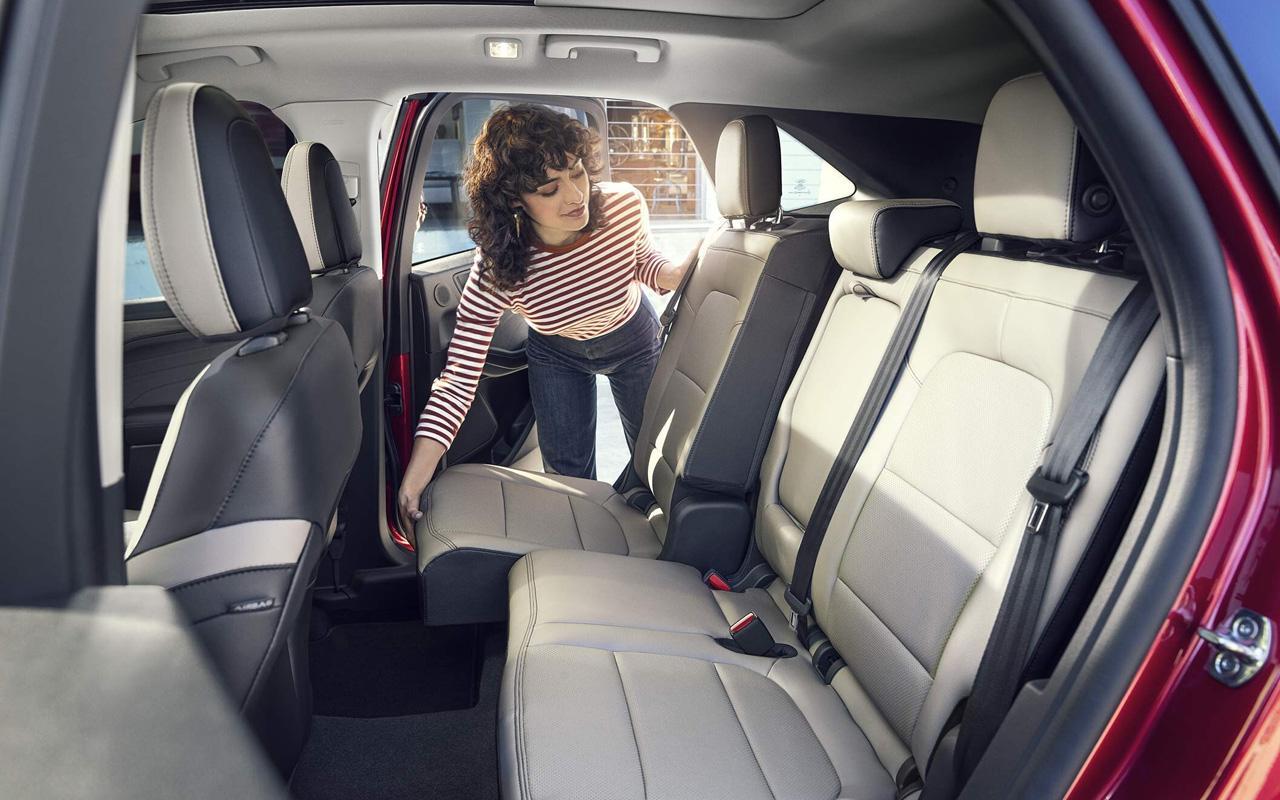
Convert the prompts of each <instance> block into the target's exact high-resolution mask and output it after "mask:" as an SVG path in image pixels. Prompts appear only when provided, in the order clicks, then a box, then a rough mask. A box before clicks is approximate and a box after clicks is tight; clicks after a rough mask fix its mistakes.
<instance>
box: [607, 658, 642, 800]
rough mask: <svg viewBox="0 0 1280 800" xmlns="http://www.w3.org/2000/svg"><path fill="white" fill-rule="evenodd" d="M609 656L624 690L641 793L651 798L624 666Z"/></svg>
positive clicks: (623, 702)
mask: <svg viewBox="0 0 1280 800" xmlns="http://www.w3.org/2000/svg"><path fill="white" fill-rule="evenodd" d="M609 655H611V656H613V668H614V669H615V670H617V672H618V687H619V688H620V689H622V705H623V707H625V708H626V710H627V727H628V728H630V729H631V741H632V742H634V743H635V746H636V766H638V767H639V768H640V792H641V797H644V798H646V800H647V799H648V797H649V781H648V779H647V778H645V774H644V758H643V757H642V756H641V755H640V737H639V736H637V735H636V723H635V719H634V718H633V717H632V716H631V700H630V699H629V698H628V697H627V682H626V681H624V680H623V679H622V665H621V664H619V663H618V654H617V653H615V652H613V651H612V650H610V651H609Z"/></svg>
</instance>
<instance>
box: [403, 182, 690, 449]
mask: <svg viewBox="0 0 1280 800" xmlns="http://www.w3.org/2000/svg"><path fill="white" fill-rule="evenodd" d="M599 186H600V190H601V193H602V194H603V195H604V197H603V200H604V203H603V206H604V213H605V218H606V220H607V223H606V224H605V225H604V227H601V228H597V229H596V230H594V231H592V232H591V233H589V234H587V235H586V236H584V237H582V238H580V239H579V240H578V241H576V242H573V243H572V244H570V245H567V246H565V247H548V246H545V245H538V246H536V247H533V248H531V253H530V258H529V267H528V271H527V272H526V273H525V278H524V280H523V281H522V282H521V283H520V285H519V286H517V287H515V288H514V289H510V290H502V289H499V288H498V287H497V286H495V285H494V284H493V281H492V278H491V277H489V276H487V275H486V276H481V275H480V257H479V253H477V254H476V260H475V263H474V264H472V267H471V276H470V278H469V279H468V280H467V286H466V288H465V289H464V290H463V292H462V299H461V300H460V301H459V303H458V321H457V327H456V328H455V329H454V332H453V341H452V342H450V344H449V356H448V359H447V360H446V363H445V366H444V370H443V371H442V372H441V373H440V377H439V378H437V379H436V381H435V383H434V384H432V387H431V397H430V398H429V399H428V400H427V405H426V407H425V408H424V409H423V410H422V417H421V419H420V420H419V421H418V430H417V434H416V435H417V436H426V437H427V438H429V439H433V440H435V441H437V442H439V443H440V444H442V445H444V446H445V447H446V448H447V447H448V446H449V445H450V444H451V443H452V442H453V437H454V436H455V435H456V434H457V432H458V428H459V427H460V426H461V425H462V420H463V419H464V418H465V417H466V416H467V410H468V409H470V408H471V401H472V400H473V399H474V398H475V394H476V386H477V385H479V382H480V375H481V372H482V371H483V370H484V362H485V358H486V357H487V356H488V354H489V343H490V341H492V339H493V331H494V329H495V328H497V327H498V321H499V320H500V319H501V318H502V312H504V311H506V310H507V309H510V310H512V311H514V312H515V313H517V314H519V315H520V316H522V317H524V318H525V319H526V320H527V321H528V323H529V327H531V328H533V329H534V330H536V331H537V332H538V333H541V334H544V335H547V336H565V337H567V338H570V339H580V340H581V339H593V338H595V337H597V336H602V335H604V334H606V333H609V332H611V331H615V330H617V329H618V328H621V327H622V326H623V325H625V324H626V323H627V321H628V320H630V319H631V316H632V315H633V314H635V313H636V309H637V308H639V307H640V303H641V292H640V285H639V284H641V283H643V284H644V285H646V286H649V287H650V288H652V289H655V290H657V291H665V290H664V289H662V288H661V287H659V286H658V273H659V271H661V269H662V267H663V266H664V265H665V264H667V263H669V259H667V257H666V256H664V255H663V254H662V253H661V252H659V251H658V250H657V249H656V248H655V247H654V246H653V242H652V240H651V239H650V238H649V211H648V209H647V208H646V207H645V201H644V198H643V197H642V196H641V195H640V192H639V191H637V190H636V188H635V187H634V186H632V185H631V184H629V183H601V184H599Z"/></svg>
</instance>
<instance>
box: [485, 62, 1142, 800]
mask: <svg viewBox="0 0 1280 800" xmlns="http://www.w3.org/2000/svg"><path fill="white" fill-rule="evenodd" d="M1031 81H1038V82H1040V83H1042V84H1043V81H1044V79H1043V78H1042V77H1038V78H1034V79H1026V81H1025V82H1020V83H1026V82H1031ZM1015 86H1019V84H1015ZM1044 87H1045V89H1046V90H1047V84H1044ZM1005 92H1006V90H1001V94H999V95H997V98H996V101H994V102H993V104H992V112H991V115H992V119H989V122H988V125H991V124H992V122H996V123H997V124H996V125H994V126H993V127H992V130H994V131H997V132H998V131H1001V130H1005V129H1007V128H1006V126H1004V125H1002V124H999V123H1000V119H1001V117H1002V116H1003V115H1004V114H1006V113H1008V109H1009V108H1010V103H1008V102H1005V101H1006V100H1007V99H1008V96H1007V95H1006V94H1005ZM1050 96H1051V95H1050ZM1037 97H1042V95H1041V94H1040V93H1038V92H1037ZM1015 99H1016V96H1015ZM1013 105H1017V104H1016V103H1014V104H1013ZM1064 117H1065V115H1063V114H1056V115H1055V114H1047V113H1042V114H1038V115H1036V116H1035V117H1034V118H1024V117H1023V116H1022V115H1020V117H1019V118H1020V119H1023V122H1024V124H1027V125H1030V126H1032V127H1030V128H1029V129H1027V130H1025V131H1024V132H1023V136H1025V137H1026V141H1027V142H1033V141H1043V142H1045V143H1046V147H1048V146H1050V145H1051V144H1052V143H1055V142H1057V141H1059V139H1060V136H1059V134H1060V133H1061V132H1060V131H1058V130H1055V129H1053V128H1054V126H1055V125H1056V124H1058V122H1059V121H1061V120H1062V119H1064ZM1046 127H1047V128H1048V129H1044V130H1042V128H1046ZM984 137H985V134H984ZM981 152H982V157H983V159H987V160H990V159H998V158H999V157H1000V151H999V148H998V147H995V146H993V145H992V143H991V142H988V141H987V140H986V139H985V138H984V147H983V149H982V151H981ZM1030 163H1032V161H1031V160H1030V159H1028V160H1027V161H1026V162H1025V164H1024V169H1025V168H1027V167H1026V164H1030ZM1037 163H1038V162H1037ZM984 166H986V165H985V164H984V163H980V164H979V167H978V169H979V172H981V171H982V170H983V169H984ZM1036 179H1037V177H1036V176H1028V177H1027V181H1028V182H1033V181H1034V180H1036ZM860 218H861V219H865V215H864V214H862V213H861V212H860V211H859V212H858V213H854V212H852V211H849V212H846V213H842V214H834V215H833V216H832V224H833V225H838V224H841V223H842V221H843V223H844V224H853V221H855V220H857V219H860ZM863 229H864V230H865V226H863ZM1025 229H1026V230H1029V229H1030V228H1025ZM845 234H848V236H846V235H845ZM853 238H854V233H853V231H844V232H841V233H839V234H837V233H833V237H832V239H833V242H835V243H836V254H837V257H838V258H840V260H841V263H843V264H846V265H850V264H857V263H866V256H865V254H866V252H867V249H866V243H865V242H854V241H852V239H853ZM841 243H845V244H841ZM935 253H936V250H933V249H924V250H921V251H919V252H917V253H916V254H915V255H914V257H913V258H911V259H910V262H909V264H908V266H907V267H906V268H905V269H904V270H902V271H900V272H897V273H896V274H894V275H892V276H891V277H888V278H881V277H872V276H870V275H868V274H867V273H870V272H872V270H863V269H857V270H856V271H854V269H851V270H850V271H848V272H846V273H845V274H844V275H842V276H841V280H840V283H839V285H838V286H837V287H836V289H835V291H834V292H833V293H832V295H831V298H830V300H829V302H828V303H827V307H826V310H825V313H824V315H823V317H822V319H821V321H820V322H819V324H818V328H817V331H816V333H815V335H814V338H813V341H812V343H811V345H810V347H809V349H808V352H807V353H806V355H805V358H804V360H803V362H802V363H801V365H800V368H799V370H798V372H797V374H796V377H795V380H794V381H793V382H792V385H791V387H790V389H789V391H788V393H787V396H786V399H785V401H784V403H783V406H782V410H781V413H780V416H779V419H778V423H777V425H776V426H775V427H774V431H773V436H772V440H771V442H770V445H769V451H768V454H767V455H766V458H765V461H764V464H763V466H762V469H761V488H760V498H759V507H758V512H757V517H756V526H755V537H756V543H757V545H758V546H759V548H760V550H761V552H762V553H763V555H764V557H765V559H766V560H767V561H768V563H769V564H770V566H772V567H773V569H774V570H775V571H776V572H777V574H778V578H777V579H775V580H774V581H773V582H772V583H771V584H770V585H769V586H768V588H767V589H751V590H747V591H745V592H740V593H733V592H713V591H711V590H710V589H708V588H707V587H706V586H705V585H704V584H703V583H702V581H701V579H700V576H699V575H698V574H697V572H695V571H693V570H690V569H688V568H686V567H682V566H680V565H677V564H670V563H664V562H655V563H643V562H640V561H638V560H636V559H623V558H617V557H615V556H610V555H605V554H590V553H581V552H569V551H538V552H534V553H531V554H529V555H528V556H525V557H524V558H522V559H521V560H520V561H519V562H518V563H517V564H516V566H515V567H514V568H513V569H512V571H511V576H510V595H511V600H510V602H511V627H510V640H509V650H508V662H507V668H506V671H505V673H504V683H503V693H502V700H501V705H500V729H499V731H500V733H499V742H500V751H499V753H500V761H501V765H502V771H501V776H502V782H503V789H504V796H506V797H509V798H543V797H557V798H573V797H592V796H602V795H603V794H605V793H607V794H608V796H613V797H643V796H654V787H662V788H663V789H664V791H665V792H666V794H667V795H669V796H677V795H681V794H682V792H683V790H684V789H686V788H688V789H690V790H691V792H692V794H691V795H690V796H698V797H706V798H729V797H739V796H764V797H767V796H770V793H772V794H773V796H778V797H782V796H786V797H828V798H836V797H842V798H843V797H848V798H853V797H857V798H891V797H893V796H894V781H893V776H894V774H895V773H896V772H897V770H898V769H899V767H900V766H901V765H902V764H903V762H905V761H906V759H907V758H908V757H913V758H914V759H915V761H916V763H917V764H922V765H923V764H927V763H928V759H929V756H930V753H931V751H932V748H933V745H934V742H935V741H936V739H937V737H938V735H939V733H940V731H941V730H942V727H943V723H944V721H945V719H946V717H947V716H948V715H949V714H950V713H951V711H952V709H953V708H954V707H955V706H956V704H957V702H958V701H959V700H961V699H962V698H963V697H965V696H966V695H967V694H968V693H969V690H970V687H971V683H972V680H973V676H974V673H975V671H976V669H977V664H978V660H979V659H980V657H981V654H982V651H983V648H984V647H985V644H986V641H987V638H988V635H989V633H990V630H991V627H992V624H993V621H994V617H995V613H996V610H997V608H998V606H999V603H1000V601H1001V598H1002V596H1003V593H1004V589H1005V585H1006V583H1007V581H1008V577H1009V572H1010V569H1011V567H1012V562H1013V557H1014V555H1015V553H1016V550H1017V547H1018V543H1019V541H1020V537H1021V535H1022V530H1023V523H1024V521H1025V520H1026V517H1027V513H1028V510H1029V507H1030V497H1029V495H1028V494H1027V492H1026V490H1025V488H1024V486H1025V483H1026V480H1027V478H1028V477H1029V476H1030V475H1031V473H1032V472H1033V471H1034V469H1035V468H1036V466H1037V465H1038V463H1039V461H1040V459H1041V457H1042V455H1043V450H1044V447H1045V446H1046V444H1047V443H1048V442H1050V441H1052V438H1053V435H1054V431H1055V428H1056V426H1057V425H1058V423H1059V421H1060V420H1061V417H1062V414H1063V412H1064V410H1065V409H1066V408H1067V407H1068V405H1069V404H1070V403H1071V400H1072V396H1073V393H1074V392H1075V390H1076V387H1077V386H1078V384H1079V381H1080V378H1081V376H1082V374H1083V372H1084V370H1085V367H1086V365H1087V364H1088V363H1089V360H1090V358H1091V357H1092V355H1093V352H1094V349H1095V348H1096V347H1097V344H1098V341H1099V339H1100V338H1101V335H1102V331H1103V329H1104V328H1105V326H1106V323H1107V321H1108V319H1109V318H1110V317H1111V315H1112V314H1114V313H1115V311H1116V309H1117V308H1118V307H1119V306H1120V304H1121V302H1122V300H1123V299H1124V297H1125V296H1126V295H1127V293H1128V292H1129V290H1130V289H1131V288H1132V286H1133V280H1132V279H1131V278H1128V277H1124V276H1120V275H1114V274H1101V273H1094V272H1088V271H1085V270H1080V269H1074V268H1067V267H1060V266H1053V265H1049V264H1043V263H1036V262H1029V261H1012V260H1009V259H1006V258H1000V257H997V256H994V255H988V254H982V253H967V254H964V255H962V256H960V257H959V258H958V259H956V261H955V262H954V263H953V264H952V265H951V266H950V267H948V269H947V270H946V272H945V273H944V274H943V276H942V278H941V280H940V282H939V283H938V286H937V288H936V290H935V293H934V296H933V300H932V302H931V304H930V306H929V309H928V312H927V314H926V316H925V319H924V322H923V325H922V328H921V330H920V332H919V335H918V337H917V340H916V343H915V345H914V347H913V349H912V351H911V355H910V357H909V360H908V364H907V368H906V369H905V371H904V374H903V376H902V378H901V379H900V381H899V382H898V384H897V386H896V388H895V389H894V391H893V393H892V395H891V399H890V402H889V403H888V405H887V407H886V409H885V412H884V414H883V415H882V417H881V418H880V420H879V422H878V423H877V425H876V428H875V431H874V433H873V435H872V437H871V440H870V442H869V444H868V446H867V448H866V450H865V451H864V453H863V455H862V457H861V458H860V460H859V461H858V463H857V466H856V468H855V470H854V474H853V477H852V479H851V480H850V481H849V483H848V486H847V488H846V489H845V491H844V492H843V494H842V496H841V499H840V502H839V503H838V505H837V507H836V510H835V514H834V516H833V519H832V521H831V524H830V527H829V529H828V532H827V535H826V537H825V539H824V541H823V545H822V547H821V549H820V552H819V555H818V561H817V565H816V568H815V571H814V577H813V589H812V596H813V602H814V617H815V619H816V622H817V624H818V625H819V626H820V627H821V630H822V631H823V632H824V633H825V635H826V636H827V637H829V639H830V642H831V643H832V644H833V645H834V646H835V648H836V649H837V650H838V651H839V653H840V654H841V656H842V657H843V658H844V660H845V662H846V663H847V666H846V667H845V668H843V669H841V670H840V671H839V672H838V673H836V675H835V677H834V679H833V680H832V682H831V684H830V685H829V686H827V685H824V684H823V682H822V680H821V679H820V678H819V677H818V675H817V673H816V671H815V670H814V669H812V668H811V667H810V665H809V661H810V655H809V653H808V652H807V651H806V650H804V648H803V647H802V646H801V645H800V643H799V642H797V641H795V639H794V637H793V635H792V633H791V631H790V629H789V627H788V625H787V623H786V621H785V620H786V614H787V613H788V612H789V608H788V607H787V604H786V603H785V601H784V599H783V590H784V589H785V587H786V584H787V582H788V581H789V580H790V577H791V573H792V568H793V566H794V562H795V556H796V551H797V548H798V545H799V541H800V538H801V536H802V535H803V530H804V526H805V525H806V524H807V521H808V519H809V516H810V514H811V513H812V511H813V507H814V504H815V501H816V499H817V496H818V493H819V491H820V488H821V486H822V482H823V478H824V477H825V475H826V473H827V472H828V470H829V469H830V467H831V464H832V462H833V460H834V457H835V454H836V452H837V451H838V449H839V448H840V444H841V441H842V440H843V438H844V433H845V431H846V430H847V429H848V427H849V424H850V422H851V421H852V419H853V416H854V414H855V413H856V411H857V408H858V405H859V403H860V401H861V398H862V396H863V394H864V393H865V392H866V389H867V387H868V384H869V382H870V379H871V375H872V374H873V372H874V370H875V366H876V364H877V362H878V361H879V359H880V356H881V353H882V352H883V349H884V345H885V343H886V342H887V340H888V338H889V336H890V334H891V332H892V329H893V326H894V324H895V323H896V321H897V318H898V315H899V312H900V309H901V307H902V306H903V304H904V303H905V302H906V299H907V298H908V297H909V295H910V292H911V289H912V288H913V286H914V285H915V283H916V282H917V281H918V279H919V276H920V271H921V270H922V268H923V267H924V265H925V264H926V263H928V261H929V259H930V258H931V257H932V256H933V255H934V254H935ZM875 271H876V272H880V271H879V270H875ZM1161 344H1162V343H1161V341H1160V333H1159V331H1156V332H1153V333H1152V334H1151V335H1150V336H1149V337H1148V339H1147V340H1146V341H1145V343H1144V344H1143V346H1142V349H1141V351H1140V353H1139V355H1138V358H1137V360H1136V361H1135V363H1134V365H1133V367H1132V368H1131V370H1130V372H1129V374H1128V375H1127V377H1126V378H1125V380H1124V382H1123V384H1122V386H1121V388H1120V390H1119V392H1118V394H1117V395H1116V398H1115V400H1114V402H1113V404H1112V406H1111V408H1110V410H1109V412H1108V414H1107V416H1106V418H1105V419H1104V422H1103V425H1102V428H1101V430H1100V433H1099V436H1098V439H1097V442H1096V446H1095V448H1094V450H1093V452H1092V454H1091V458H1090V463H1089V473H1090V478H1089V481H1088V484H1087V485H1086V487H1085V489H1084V490H1083V492H1082V493H1081V494H1080V495H1079V496H1078V498H1077V499H1076V502H1075V504H1074V506H1073V507H1072V509H1071V513H1070V515H1069V516H1068V518H1067V523H1066V526H1065V527H1064V529H1063V533H1062V539H1061V543H1060V546H1059V548H1058V552H1057V557H1056V558H1055V560H1054V566H1053V571H1052V573H1051V576H1050V583H1049V591H1048V596H1047V598H1046V601H1045V607H1044V609H1045V610H1044V612H1043V613H1042V617H1041V624H1042V625H1043V623H1044V618H1045V617H1046V616H1047V614H1048V610H1049V609H1051V608H1052V607H1053V606H1054V604H1055V603H1056V602H1057V598H1058V597H1059V596H1060V595H1061V593H1062V591H1063V589H1064V586H1065V584H1066V582H1067V580H1068V578H1069V576H1070V574H1071V572H1072V570H1073V568H1074V566H1075V565H1076V564H1077V563H1078V561H1079V559H1080V557H1081V553H1082V551H1083V549H1084V546H1085V544H1086V542H1087V541H1088V538H1089V535H1090V534H1091V532H1092V531H1093V529H1094V526H1095V524H1096V523H1097V521H1098V519H1099V517H1100V516H1101V514H1102V512H1103V509H1104V506H1105V505H1106V503H1107V500H1108V498H1109V496H1110V492H1111V489H1112V487H1114V486H1115V484H1116V482H1117V480H1118V477H1119V475H1120V473H1121V471H1122V469H1123V467H1124V464H1125V462H1126V460H1127V458H1128V456H1129V453H1130V451H1131V449H1132V447H1133V445H1134V441H1135V439H1136V438H1137V436H1138V433H1139V430H1140V429H1141V427H1142V424H1141V423H1142V420H1143V419H1145V417H1146V415H1147V413H1148V411H1149V409H1150V407H1151V404H1152V402H1153V400H1154V398H1155V397H1156V396H1157V394H1158V390H1159V385H1160V382H1161V380H1162V376H1163V370H1164V359H1163V352H1162V346H1161ZM746 611H755V612H756V613H757V614H758V615H759V616H760V617H761V618H762V619H763V620H764V621H765V622H766V624H767V626H768V628H769V630H770V632H771V633H772V634H773V635H774V637H775V638H776V639H778V640H779V641H780V642H783V643H787V644H791V645H792V646H794V647H796V648H797V649H798V650H799V654H798V655H797V656H796V657H794V658H770V657H752V656H746V655H743V654H741V653H737V652H734V651H731V650H728V649H726V648H723V647H721V646H720V645H719V644H717V643H716V642H715V638H716V637H724V636H725V635H726V633H727V626H728V624H729V622H730V621H732V620H734V619H736V618H737V616H738V615H740V614H741V613H745V612H746ZM681 709H683V710H684V712H685V713H684V714H683V715H682V714H681V713H680V711H679V710H681ZM588 715H589V717H590V719H591V721H592V724H590V725H588V724H587V722H586V719H587V716H588ZM660 729H661V730H662V731H663V734H661V735H660V734H659V732H658V731H659V730H660ZM833 775H834V778H835V779H834V780H832V776H833ZM716 776H720V777H721V780H720V781H717V780H716ZM724 776H733V777H732V779H731V780H726V779H724Z"/></svg>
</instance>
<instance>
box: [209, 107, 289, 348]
mask: <svg viewBox="0 0 1280 800" xmlns="http://www.w3.org/2000/svg"><path fill="white" fill-rule="evenodd" d="M254 124H255V123H252V122H250V121H248V120H243V119H238V120H234V121H233V122H232V123H231V125H232V126H235V125H254ZM228 133H230V128H228ZM230 146H231V141H230V137H229V136H228V140H227V148H228V149H227V154H228V157H230V153H231V150H230ZM231 177H233V178H235V181H236V193H237V194H239V195H240V199H241V200H242V201H243V202H241V203H240V213H241V215H242V216H243V217H244V225H245V228H246V229H247V230H248V232H249V236H248V239H249V245H250V246H251V247H252V248H253V265H254V267H256V268H257V270H258V283H259V284H261V285H262V293H263V294H264V295H266V296H267V304H268V306H269V307H270V308H271V312H272V313H273V314H275V313H276V311H277V309H276V303H275V298H274V297H272V296H271V295H272V292H271V287H270V286H268V285H267V276H266V275H264V274H263V272H262V254H261V253H259V252H258V239H257V237H256V236H254V235H253V220H252V219H251V218H250V216H249V202H248V198H247V197H245V194H244V186H243V185H242V184H241V183H240V171H239V170H237V169H232V170H231ZM285 205H288V203H286V204H285ZM295 227H296V226H295ZM218 282H219V283H221V282H222V273H221V272H219V273H218ZM228 308H229V307H228ZM280 310H282V311H286V310H292V309H280ZM236 327H237V329H238V328H239V324H238V323H237V325H236Z"/></svg>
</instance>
